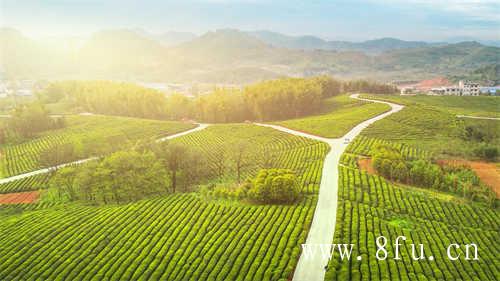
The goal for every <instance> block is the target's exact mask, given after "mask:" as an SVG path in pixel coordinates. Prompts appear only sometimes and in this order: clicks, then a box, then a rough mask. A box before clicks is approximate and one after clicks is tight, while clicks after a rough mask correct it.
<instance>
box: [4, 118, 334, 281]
mask: <svg viewBox="0 0 500 281" xmlns="http://www.w3.org/2000/svg"><path fill="white" fill-rule="evenodd" d="M239 141H248V142H249V143H250V146H249V149H250V150H249V153H248V155H249V156H250V157H248V158H246V165H245V169H244V175H245V176H246V175H252V174H253V173H254V172H255V171H257V170H258V168H259V167H261V166H263V165H264V163H262V162H260V161H257V159H260V158H259V157H260V156H258V155H262V153H268V155H271V156H272V157H271V158H270V161H271V162H272V163H273V166H274V167H284V168H291V169H293V170H294V171H295V172H296V173H297V175H298V176H299V178H300V180H301V182H302V186H303V191H304V193H305V195H306V196H304V198H303V199H302V200H301V201H300V202H299V203H296V204H294V205H249V204H245V203H241V202H239V201H224V200H222V201H221V200H207V199H206V198H204V197H202V195H200V194H198V193H187V194H173V195H170V196H167V197H163V198H152V199H148V200H142V201H139V202H136V203H132V204H128V205H120V206H116V205H112V206H102V207H92V206H85V205H82V204H78V203H68V204H59V205H54V206H50V205H48V206H40V207H33V209H36V211H30V210H29V209H28V208H25V207H24V206H16V207H14V206H10V207H0V241H2V247H0V279H1V280H10V279H19V280H38V279H43V280H57V279H65V280H103V279H105V280H259V281H260V280H286V279H288V278H290V277H291V274H292V273H293V269H294V268H295V265H296V263H297V261H298V258H299V254H300V244H301V243H304V242H305V239H306V236H307V233H308V229H309V225H310V223H311V220H312V216H313V213H314V207H315V205H316V200H317V195H316V191H317V190H318V184H319V179H320V177H321V170H322V162H323V158H324V156H325V153H326V152H327V149H328V147H327V145H326V144H323V143H320V142H316V141H312V140H308V139H305V138H301V137H295V136H291V135H287V134H285V133H281V132H278V131H275V130H272V129H269V128H262V127H257V126H253V125H236V124H235V125H217V126H210V127H208V128H207V129H205V130H203V131H199V132H196V133H193V134H189V135H186V136H183V137H180V138H179V139H176V140H175V142H182V143H189V144H191V145H193V146H195V147H198V148H200V149H201V150H202V153H203V154H204V155H205V156H206V157H208V158H209V159H212V160H211V161H210V162H211V163H216V159H215V158H214V157H216V155H218V154H220V153H230V151H231V150H232V149H233V143H238V142H239ZM210 168H211V169H215V164H211V165H210ZM234 173H235V171H234V170H232V169H231V168H228V169H227V171H226V172H225V174H224V176H223V177H222V178H220V179H217V178H215V179H213V180H216V181H221V182H231V181H234V180H235V174H234ZM34 206H36V205H34ZM47 207H50V208H47Z"/></svg>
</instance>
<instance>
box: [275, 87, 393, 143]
mask: <svg viewBox="0 0 500 281" xmlns="http://www.w3.org/2000/svg"><path fill="white" fill-rule="evenodd" d="M323 103H324V104H323V106H322V109H321V112H323V113H322V114H320V115H313V116H308V117H304V118H298V119H291V120H286V121H281V122H276V123H275V124H277V125H281V126H284V127H287V128H290V129H294V130H297V131H303V132H307V133H310V134H314V135H318V136H322V137H327V138H338V137H341V136H343V135H344V134H345V133H347V132H348V131H349V130H350V129H352V128H353V127H354V126H356V125H357V124H359V123H361V122H362V121H364V120H367V119H369V118H371V117H374V116H376V115H379V114H381V113H383V112H386V111H388V110H389V109H390V107H389V106H387V105H385V104H379V103H370V102H365V101H359V100H354V99H351V98H349V97H348V96H346V95H341V96H335V97H332V98H329V99H327V100H324V101H323Z"/></svg>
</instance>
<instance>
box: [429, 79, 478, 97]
mask: <svg viewBox="0 0 500 281" xmlns="http://www.w3.org/2000/svg"><path fill="white" fill-rule="evenodd" d="M479 93H480V92H479V84H478V83H474V82H470V81H462V80H460V82H458V86H449V87H439V88H432V89H431V91H430V92H429V94H431V95H444V96H479Z"/></svg>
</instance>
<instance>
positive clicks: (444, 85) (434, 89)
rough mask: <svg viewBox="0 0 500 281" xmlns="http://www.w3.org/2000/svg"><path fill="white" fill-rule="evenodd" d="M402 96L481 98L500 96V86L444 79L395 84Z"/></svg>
mask: <svg viewBox="0 0 500 281" xmlns="http://www.w3.org/2000/svg"><path fill="white" fill-rule="evenodd" d="M394 84H396V85H397V86H398V88H399V89H400V92H401V95H417V94H423V95H431V96H479V95H490V96H496V95H500V85H496V86H482V85H480V84H479V83H477V82H473V81H468V80H460V81H458V84H453V83H452V82H450V81H449V80H448V79H446V78H444V77H438V78H434V79H428V80H422V81H419V82H416V81H413V82H399V83H398V82H395V83H394Z"/></svg>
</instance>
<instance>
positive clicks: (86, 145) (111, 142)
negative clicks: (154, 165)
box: [0, 116, 194, 177]
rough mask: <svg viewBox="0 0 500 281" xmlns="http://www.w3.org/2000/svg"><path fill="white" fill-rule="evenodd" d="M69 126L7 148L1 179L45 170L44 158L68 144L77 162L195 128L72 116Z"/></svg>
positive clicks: (103, 117) (185, 125)
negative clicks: (72, 148)
mask: <svg viewBox="0 0 500 281" xmlns="http://www.w3.org/2000/svg"><path fill="white" fill-rule="evenodd" d="M67 123H68V126H67V127H66V128H63V129H58V130H51V131H47V132H44V133H41V134H40V135H38V136H37V137H35V138H33V139H30V140H26V141H24V142H21V143H14V144H6V145H3V146H2V147H1V152H0V153H1V155H2V159H1V162H0V171H1V175H3V176H4V177H8V176H13V175H17V174H22V173H26V172H29V171H33V170H36V169H39V168H43V167H44V165H43V163H40V155H41V154H42V153H44V152H46V151H50V150H53V149H57V147H58V146H60V145H64V144H70V145H72V146H74V150H75V153H74V155H72V157H71V158H72V159H69V160H77V159H82V158H86V157H89V156H92V155H100V154H102V153H107V152H110V151H115V150H118V149H120V148H121V147H123V146H126V145H130V144H133V143H135V142H137V141H139V140H141V139H145V140H148V139H149V140H150V139H151V138H156V137H161V136H165V135H169V134H173V133H177V132H180V131H184V130H187V129H190V128H192V127H194V125H192V124H183V123H180V122H167V121H152V120H144V119H134V118H122V117H105V116H69V117H68V118H67ZM66 160H68V159H66ZM57 164H61V163H57Z"/></svg>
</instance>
